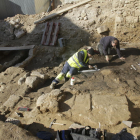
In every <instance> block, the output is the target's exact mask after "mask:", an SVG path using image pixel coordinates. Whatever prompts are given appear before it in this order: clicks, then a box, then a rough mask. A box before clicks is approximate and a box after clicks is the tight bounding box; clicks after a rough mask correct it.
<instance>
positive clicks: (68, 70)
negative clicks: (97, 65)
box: [50, 47, 96, 89]
mask: <svg viewBox="0 0 140 140" xmlns="http://www.w3.org/2000/svg"><path fill="white" fill-rule="evenodd" d="M95 53H96V51H94V50H93V48H91V47H90V48H89V49H87V50H85V49H82V50H80V51H78V52H76V53H75V54H74V55H73V56H72V57H70V58H69V59H68V61H67V62H66V63H65V65H64V67H63V69H62V71H61V73H60V74H59V75H58V76H57V77H56V78H55V79H54V80H53V81H52V83H51V85H50V88H52V89H54V87H55V85H56V84H58V83H59V81H61V80H62V79H63V78H64V77H65V78H71V77H72V75H74V74H76V73H77V72H78V70H79V69H80V68H82V67H88V68H90V69H91V68H93V66H91V65H89V63H88V62H89V58H90V57H92V56H93V55H94V54H95Z"/></svg>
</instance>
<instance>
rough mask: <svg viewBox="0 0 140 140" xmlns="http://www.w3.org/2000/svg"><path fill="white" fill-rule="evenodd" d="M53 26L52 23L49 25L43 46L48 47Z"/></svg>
mask: <svg viewBox="0 0 140 140" xmlns="http://www.w3.org/2000/svg"><path fill="white" fill-rule="evenodd" d="M53 26H54V23H53V22H51V23H49V31H48V33H47V36H46V37H47V38H46V41H45V43H44V45H49V44H50V42H51V34H52V31H53V28H54V27H53Z"/></svg>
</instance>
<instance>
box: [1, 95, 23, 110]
mask: <svg viewBox="0 0 140 140" xmlns="http://www.w3.org/2000/svg"><path fill="white" fill-rule="evenodd" d="M20 99H21V97H19V96H17V95H11V96H10V97H9V99H8V100H7V101H6V102H5V103H4V104H3V106H5V107H7V108H8V107H9V108H13V107H14V106H15V105H16V104H17V103H18V101H19V100H20Z"/></svg>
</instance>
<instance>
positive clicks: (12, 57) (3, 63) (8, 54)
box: [0, 50, 30, 72]
mask: <svg viewBox="0 0 140 140" xmlns="http://www.w3.org/2000/svg"><path fill="white" fill-rule="evenodd" d="M29 51H30V50H20V51H1V52H0V72H2V71H5V70H6V69H7V68H9V67H11V66H16V67H20V65H19V64H21V63H23V62H24V61H25V60H26V59H27V58H28V57H29Z"/></svg>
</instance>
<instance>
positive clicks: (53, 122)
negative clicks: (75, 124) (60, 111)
mask: <svg viewBox="0 0 140 140" xmlns="http://www.w3.org/2000/svg"><path fill="white" fill-rule="evenodd" d="M55 122H56V119H54V120H53V121H52V122H51V124H50V127H49V128H51V127H52V125H53V124H57V125H65V124H62V123H55Z"/></svg>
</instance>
